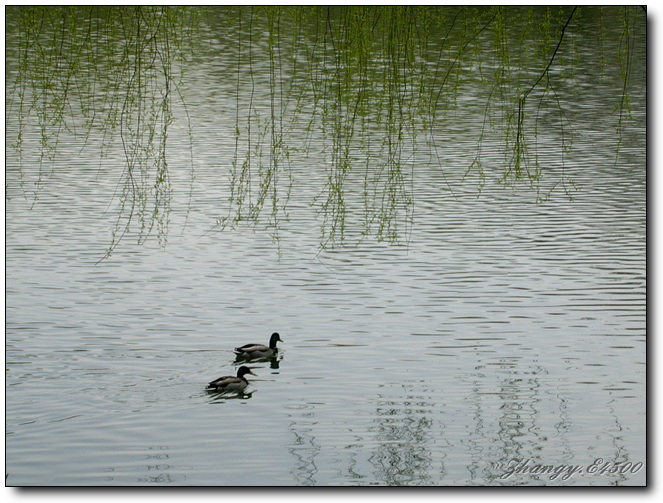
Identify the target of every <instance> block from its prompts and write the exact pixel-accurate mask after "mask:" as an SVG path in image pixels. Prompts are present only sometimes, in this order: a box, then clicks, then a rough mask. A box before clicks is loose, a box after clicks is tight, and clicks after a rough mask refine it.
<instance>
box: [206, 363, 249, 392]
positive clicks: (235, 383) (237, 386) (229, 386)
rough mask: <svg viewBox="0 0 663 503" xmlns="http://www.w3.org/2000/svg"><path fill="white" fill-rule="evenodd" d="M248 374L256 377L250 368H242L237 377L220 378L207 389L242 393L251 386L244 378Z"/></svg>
mask: <svg viewBox="0 0 663 503" xmlns="http://www.w3.org/2000/svg"><path fill="white" fill-rule="evenodd" d="M246 374H251V375H255V374H254V373H253V372H251V369H249V368H248V367H244V366H241V367H240V368H239V370H237V376H223V377H219V378H218V379H215V380H213V381H212V382H210V383H209V384H208V385H207V389H208V390H212V391H242V390H243V389H244V388H246V387H247V386H248V385H249V381H247V380H246V378H245V377H244V376H245V375H246Z"/></svg>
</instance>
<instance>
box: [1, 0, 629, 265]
mask: <svg viewBox="0 0 663 503" xmlns="http://www.w3.org/2000/svg"><path fill="white" fill-rule="evenodd" d="M214 9H217V10H215V11H214V13H215V15H217V16H220V17H221V18H222V19H223V23H224V26H223V27H222V28H219V29H223V30H225V31H226V32H227V33H232V34H233V35H232V36H233V37H236V39H235V41H234V42H233V45H234V48H235V49H234V50H235V53H234V54H232V55H229V57H233V58H234V61H236V75H234V76H233V78H234V79H236V80H235V87H236V103H235V107H236V108H235V124H234V128H233V141H234V153H233V158H232V162H231V164H230V169H229V170H228V176H229V193H228V206H227V213H226V214H225V216H224V217H222V218H219V219H218V220H217V224H218V225H219V226H221V227H222V228H228V227H229V228H233V227H236V226H239V225H242V224H244V223H247V222H248V223H251V224H253V225H257V224H262V223H264V224H265V225H266V226H267V227H268V228H270V229H271V231H272V235H273V237H274V238H275V239H276V240H278V239H279V231H280V229H281V222H283V221H287V219H288V217H289V209H288V202H289V200H290V197H291V193H292V190H293V187H294V186H295V184H296V180H295V179H294V177H293V174H292V169H291V167H292V163H293V160H294V159H302V158H303V157H306V156H307V155H308V154H309V152H311V147H312V146H313V144H314V143H315V144H316V148H317V149H318V150H321V151H322V158H323V160H324V163H323V166H321V167H319V170H321V171H322V173H323V174H324V184H323V186H322V188H321V191H320V193H319V195H318V197H317V198H315V200H313V201H312V202H311V204H312V205H315V207H316V208H317V210H318V212H319V215H320V217H321V221H322V225H321V240H320V242H321V246H322V247H325V246H328V245H333V244H334V243H339V242H343V241H344V240H346V239H347V238H348V236H349V235H352V236H353V237H358V238H359V239H361V238H363V237H365V236H369V235H372V236H374V237H376V238H377V239H378V240H388V241H390V242H399V241H401V240H403V239H407V237H408V232H409V229H410V228H411V226H412V224H413V221H414V204H415V194H414V190H413V180H414V170H415V167H416V166H418V165H420V164H421V162H422V158H426V159H432V161H428V163H429V164H428V166H427V167H430V166H431V163H432V166H433V167H434V168H435V169H438V170H442V174H443V175H444V172H443V169H444V166H443V163H442V161H441V157H442V154H443V152H441V149H442V148H445V146H442V145H441V144H440V141H439V138H438V135H439V133H440V130H441V129H442V128H444V127H445V125H446V124H447V123H448V122H449V121H452V120H453V116H454V114H462V113H464V112H465V110H464V106H465V105H461V104H460V101H459V98H463V97H464V96H463V93H464V91H465V87H466V86H467V84H468V82H475V81H476V79H477V78H479V80H480V82H481V84H482V86H483V88H482V89H478V90H477V88H476V87H474V88H472V92H474V93H478V95H477V96H473V103H472V105H471V108H472V110H470V112H471V113H474V114H476V113H477V110H479V111H480V112H479V113H481V112H482V113H483V121H482V123H481V124H478V125H477V130H476V136H477V141H476V145H477V147H476V153H475V155H474V156H473V157H472V158H470V159H468V161H467V166H468V170H467V176H468V177H470V176H472V175H476V177H477V179H478V189H479V190H478V193H479V194H480V193H481V190H482V188H483V187H484V185H485V184H486V183H487V182H488V181H489V180H493V179H497V180H498V181H500V182H501V183H504V184H507V185H510V186H515V185H516V184H519V183H521V182H525V183H526V184H528V185H530V186H532V187H535V188H536V189H537V193H538V194H539V195H538V199H539V200H545V199H546V198H547V197H549V195H550V193H551V191H552V190H554V189H555V188H557V187H561V188H562V189H563V190H564V191H565V192H566V193H567V194H569V195H570V194H571V190H570V189H573V188H574V185H573V182H572V180H570V179H568V178H567V177H566V175H565V171H564V169H563V168H564V162H565V160H564V159H565V155H566V154H567V153H568V151H569V149H570V148H571V147H572V139H573V137H574V134H572V131H573V126H572V118H571V116H572V111H569V110H566V109H565V104H564V102H563V99H561V98H560V94H559V93H558V89H559V88H560V87H562V86H569V83H572V82H573V80H574V79H575V78H576V76H575V74H574V71H573V69H574V66H575V62H576V61H577V59H578V58H579V57H580V56H579V54H578V53H577V49H576V47H575V42H574V40H575V38H576V37H578V36H579V35H578V30H579V26H580V25H581V24H582V23H584V24H588V23H594V24H595V26H596V27H597V28H596V30H594V31H595V34H594V35H591V36H596V40H597V54H598V55H599V56H598V57H599V58H600V61H601V64H600V65H598V66H599V67H600V68H603V67H605V65H609V64H610V61H611V56H606V54H605V51H604V48H603V45H602V44H603V43H604V35H603V27H604V24H605V22H606V19H608V18H609V17H611V16H613V17H614V16H615V15H619V16H620V19H621V20H622V21H621V22H622V24H623V29H622V36H621V39H620V43H619V48H618V54H616V55H615V58H614V60H616V61H617V64H618V65H619V68H620V70H621V84H622V85H621V87H622V94H621V96H622V98H621V100H620V102H619V103H617V104H616V110H617V111H618V113H619V117H620V119H619V124H618V127H621V123H622V118H626V117H628V111H629V98H628V85H629V76H630V68H631V65H632V61H633V51H634V45H635V42H634V40H635V39H634V33H635V28H634V27H635V26H636V21H638V20H639V18H638V16H642V13H641V11H639V10H638V8H635V7H622V8H619V9H612V8H610V9H609V8H576V7H567V6H557V7H536V8H534V7H532V8H529V7H527V8H526V7H439V6H431V7H429V6H423V5H412V6H335V7H331V6H330V7H314V6H303V7H299V6H259V7H223V8H214ZM218 9H221V10H218ZM211 12H212V11H210V10H205V8H200V7H131V6H118V7H51V6H42V7H23V6H21V7H8V8H7V19H8V26H9V25H11V24H12V23H14V22H15V23H16V33H17V35H18V48H19V49H18V51H19V53H18V65H17V69H16V71H15V73H14V74H12V75H11V76H8V82H13V86H14V87H13V93H9V94H10V95H11V96H13V99H15V103H16V105H15V107H14V108H10V111H11V113H16V115H17V116H18V122H19V127H18V132H17V135H16V139H15V142H14V146H15V147H16V149H17V150H18V151H19V152H20V151H21V149H22V146H23V141H24V137H25V132H26V131H27V130H28V129H31V128H36V129H37V131H38V132H39V138H40V149H41V150H40V151H41V159H40V163H45V162H46V161H48V160H49V159H52V158H53V157H54V156H56V155H57V152H58V139H59V138H60V135H61V134H62V133H63V132H67V133H71V134H75V135H81V134H82V135H83V136H84V137H85V139H86V141H87V140H91V139H92V138H98V137H101V138H102V139H103V141H102V147H101V158H102V159H103V158H104V156H106V155H108V153H109V152H110V151H111V150H110V149H111V148H113V147H114V146H115V142H116V141H118V140H119V141H120V142H121V145H122V148H123V152H124V155H125V159H124V161H125V162H124V170H123V173H122V175H121V176H120V181H119V184H118V191H117V198H116V200H117V215H118V216H117V222H116V224H115V232H114V237H113V241H112V244H111V245H110V247H109V253H110V251H112V249H113V248H114V247H115V246H116V245H117V243H119V241H120V240H121V239H122V237H123V236H124V235H126V234H127V233H128V232H129V231H131V230H133V229H134V226H135V229H136V235H137V236H138V241H139V242H143V241H144V240H145V239H146V238H147V237H148V236H150V235H151V234H152V233H153V231H156V235H157V236H158V238H159V240H160V241H161V242H162V244H165V241H166V238H167V233H168V225H169V211H170V205H171V200H172V197H173V193H172V187H171V183H170V171H171V169H172V168H171V166H170V165H169V163H168V157H167V154H168V148H167V146H168V141H167V140H168V132H169V127H170V126H171V124H172V123H173V121H175V120H176V119H179V118H180V117H176V116H175V112H174V111H173V110H174V108H173V107H174V103H175V102H177V104H178V105H181V106H182V108H183V109H184V111H185V114H186V100H185V98H186V97H184V96H182V94H181V91H180V82H181V78H182V71H183V68H184V67H185V65H186V64H188V63H187V58H191V57H192V56H193V55H195V52H196V48H197V47H199V45H200V41H199V40H197V38H196V37H197V35H198V34H199V29H198V28H199V23H202V22H204V20H205V17H206V13H211ZM585 36H587V35H585ZM258 56H260V58H261V61H260V63H261V64H258V63H257V58H258ZM265 60H266V61H267V64H266V65H265V64H262V62H263V61H265ZM192 64H195V63H192ZM601 65H602V66H601ZM600 68H599V70H598V71H597V73H598V74H601V72H602V70H601V69H600ZM12 79H13V80H12ZM265 82H266V86H267V89H268V91H269V100H268V104H267V105H265V101H264V100H263V99H261V98H262V97H258V96H256V93H257V92H258V91H259V90H261V89H265V87H263V83H265ZM473 85H474V84H473ZM13 103H14V102H13V101H12V102H11V104H13ZM246 103H248V106H246ZM463 103H467V99H465V101H464V102H463ZM551 112H555V114H551ZM544 117H546V118H547V117H556V118H557V119H556V121H557V122H556V123H554V124H552V126H554V127H557V128H558V131H559V138H560V144H559V160H560V165H561V167H562V169H561V170H551V169H546V168H544V167H542V166H541V163H540V162H539V149H538V137H539V134H540V130H541V127H544V126H542V121H543V118H544ZM186 120H187V121H188V120H189V119H188V117H186ZM545 124H546V125H545V127H546V128H548V129H549V128H550V127H551V123H550V121H549V119H547V122H545ZM189 129H190V126H189ZM302 135H303V136H304V137H305V138H306V141H304V142H302V141H301V137H302ZM293 137H296V138H299V139H300V140H298V143H295V142H293V141H292V138H293ZM496 137H497V138H499V139H500V140H499V144H500V145H501V156H502V159H503V160H502V162H501V163H499V164H496V162H495V158H496V156H495V152H494V147H493V148H492V149H491V150H493V152H491V156H490V158H489V159H488V158H487V157H486V155H485V147H484V145H485V141H486V140H487V139H489V138H490V139H491V141H492V144H493V145H494V144H495V143H496V141H495V138H496ZM320 141H321V146H320V147H319V146H318V145H320ZM194 154H195V153H194V152H193V151H192V152H191V156H192V158H193V156H194ZM319 155H320V153H319V152H316V156H317V157H319ZM436 160H437V164H436ZM190 169H191V170H193V162H192V163H191V166H190ZM316 174H320V173H319V172H318V173H316ZM46 176H47V173H42V172H41V171H40V175H39V180H38V181H37V182H36V184H35V185H36V187H37V191H36V193H38V191H39V187H40V186H41V185H42V183H43V181H44V180H43V179H44V178H45V177H46ZM555 176H556V177H558V178H557V180H553V183H552V188H551V184H550V183H548V184H547V185H545V187H547V188H546V189H542V187H544V185H542V181H543V180H544V179H546V178H550V177H555ZM192 178H193V175H192ZM35 197H36V196H35ZM358 201H361V203H358Z"/></svg>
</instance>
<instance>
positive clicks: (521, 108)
mask: <svg viewBox="0 0 663 503" xmlns="http://www.w3.org/2000/svg"><path fill="white" fill-rule="evenodd" d="M577 9H578V7H577V6H576V7H573V10H572V11H571V14H569V17H568V19H567V20H566V23H564V26H563V27H562V30H561V32H560V35H559V39H558V41H557V46H556V47H555V50H554V51H553V53H552V56H551V57H550V59H549V60H548V64H547V65H546V67H545V68H544V69H543V71H542V72H541V74H540V75H539V78H538V79H536V81H535V82H534V84H532V85H531V86H530V87H529V88H528V89H527V90H526V91H525V92H524V93H523V94H522V95H521V96H520V98H519V99H518V121H517V129H516V142H515V146H514V161H513V169H514V170H515V173H516V178H519V177H520V176H521V175H522V169H521V164H522V157H523V155H524V152H525V148H526V145H525V140H524V131H523V123H524V120H525V102H526V101H527V97H528V96H529V94H530V93H531V92H532V91H533V90H534V89H535V88H536V87H537V86H538V85H539V83H540V82H541V80H543V77H545V76H547V75H548V72H549V71H550V67H551V66H552V64H553V61H555V56H557V52H558V51H559V48H560V47H561V45H562V41H563V40H564V33H565V32H566V28H567V27H568V26H569V23H570V22H571V19H573V15H574V14H575V12H576V10H577Z"/></svg>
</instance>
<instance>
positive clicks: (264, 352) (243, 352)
mask: <svg viewBox="0 0 663 503" xmlns="http://www.w3.org/2000/svg"><path fill="white" fill-rule="evenodd" d="M278 341H281V342H283V341H282V340H281V336H279V334H278V333H276V332H274V333H273V334H272V336H271V337H270V339H269V346H265V345H264V344H245V345H244V346H240V347H238V348H235V354H236V355H237V356H241V357H243V358H269V357H270V356H274V355H275V354H276V353H277V352H278V348H277V347H276V343H277V342H278Z"/></svg>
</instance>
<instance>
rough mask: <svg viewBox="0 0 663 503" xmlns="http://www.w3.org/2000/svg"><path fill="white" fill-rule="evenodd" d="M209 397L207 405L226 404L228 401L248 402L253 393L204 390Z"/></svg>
mask: <svg viewBox="0 0 663 503" xmlns="http://www.w3.org/2000/svg"><path fill="white" fill-rule="evenodd" d="M206 391H207V394H208V395H209V397H210V400H209V403H226V402H227V401H228V400H248V399H250V398H252V397H253V393H255V391H249V392H248V393H247V392H245V391H216V390H211V389H208V390H206Z"/></svg>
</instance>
